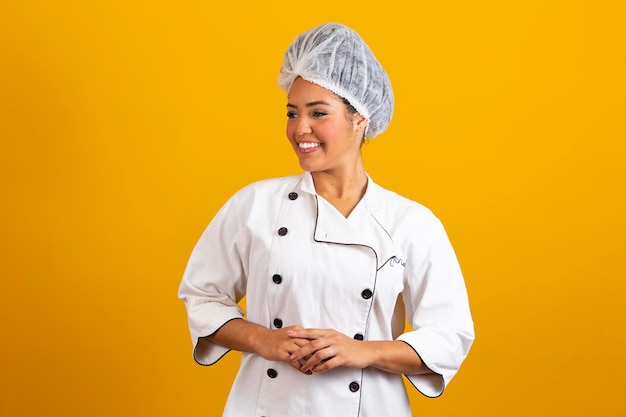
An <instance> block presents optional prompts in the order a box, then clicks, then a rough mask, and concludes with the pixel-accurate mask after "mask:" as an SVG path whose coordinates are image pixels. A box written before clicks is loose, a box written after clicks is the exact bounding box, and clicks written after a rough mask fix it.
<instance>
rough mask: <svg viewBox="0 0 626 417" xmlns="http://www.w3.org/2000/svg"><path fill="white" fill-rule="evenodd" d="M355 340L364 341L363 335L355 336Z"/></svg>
mask: <svg viewBox="0 0 626 417" xmlns="http://www.w3.org/2000/svg"><path fill="white" fill-rule="evenodd" d="M354 338H355V339H356V340H363V335H362V334H361V333H357V334H355V335H354Z"/></svg>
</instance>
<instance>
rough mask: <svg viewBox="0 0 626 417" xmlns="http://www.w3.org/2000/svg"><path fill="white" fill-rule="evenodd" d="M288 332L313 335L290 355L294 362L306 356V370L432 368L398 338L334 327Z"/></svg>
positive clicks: (409, 370) (404, 371) (417, 371)
mask: <svg viewBox="0 0 626 417" xmlns="http://www.w3.org/2000/svg"><path fill="white" fill-rule="evenodd" d="M287 334H288V335H289V336H291V337H294V338H302V339H310V341H308V342H307V343H306V344H305V345H303V346H302V347H301V348H300V349H299V350H297V351H296V352H294V353H293V354H292V355H291V360H292V361H294V362H298V361H300V360H303V359H305V361H304V363H303V364H302V366H301V367H300V370H301V371H303V372H307V371H310V372H324V371H328V370H330V369H333V368H336V367H339V366H347V367H350V368H367V367H370V366H371V367H374V368H378V369H382V370H384V371H388V372H394V373H402V374H411V375H419V374H425V373H429V372H430V370H429V369H428V368H426V366H424V364H423V363H422V360H421V359H420V357H419V355H417V353H416V352H415V350H413V348H412V347H411V346H409V345H408V344H406V343H404V342H400V341H397V340H388V341H387V340H380V341H360V340H355V339H352V338H350V337H348V336H346V335H344V334H342V333H339V332H337V331H335V330H331V329H296V330H290V331H288V332H287Z"/></svg>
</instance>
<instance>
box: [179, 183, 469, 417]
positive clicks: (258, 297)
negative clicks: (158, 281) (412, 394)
mask: <svg viewBox="0 0 626 417" xmlns="http://www.w3.org/2000/svg"><path fill="white" fill-rule="evenodd" d="M244 295H245V296H246V301H245V304H246V313H245V318H246V319H247V320H248V321H251V322H254V323H257V324H260V325H263V326H266V327H267V328H269V329H276V328H280V327H283V326H292V325H299V326H302V327H304V328H332V329H335V330H337V331H339V332H342V333H344V334H346V335H348V336H350V337H354V338H356V339H361V340H401V341H403V342H405V343H407V344H409V345H410V346H411V347H412V348H413V349H414V350H415V352H416V354H418V355H419V356H420V358H421V359H422V361H423V362H424V364H425V365H426V366H427V367H428V368H429V369H430V370H432V371H433V373H432V374H426V375H406V377H407V378H408V380H409V381H410V382H411V383H412V384H413V385H414V386H415V387H416V388H417V389H418V390H419V391H420V392H422V393H423V394H424V395H426V396H429V397H436V396H439V395H440V394H441V393H442V392H443V390H444V387H445V386H446V384H447V383H448V382H449V381H450V379H451V378H452V377H453V376H454V375H455V373H456V372H457V370H458V369H459V367H460V365H461V362H463V360H464V359H465V357H466V356H467V353H468V351H469V349H470V346H471V344H472V342H473V340H474V328H473V322H472V318H471V314H470V309H469V303H468V299H467V292H466V288H465V283H464V281H463V276H462V274H461V270H460V268H459V264H458V262H457V259H456V256H455V254H454V251H453V249H452V246H451V245H450V242H449V239H448V237H447V235H446V233H445V231H444V228H443V226H442V224H441V223H440V221H439V220H438V219H437V218H436V217H435V216H434V215H433V214H432V213H431V211H429V210H428V209H427V208H425V207H423V206H421V205H419V204H418V203H415V202H413V201H411V200H408V199H406V198H404V197H402V196H400V195H398V194H396V193H393V192H391V191H388V190H385V189H383V188H382V187H380V186H378V185H376V184H375V183H374V182H373V181H372V180H371V178H369V177H368V185H367V190H366V193H365V195H364V197H363V198H362V199H361V201H360V202H359V203H358V204H357V206H356V207H355V208H354V210H353V211H352V212H351V213H350V215H349V216H348V217H347V218H346V217H344V216H343V215H342V214H341V213H340V212H339V211H338V210H336V209H335V208H334V207H333V206H332V205H331V204H330V203H328V202H327V201H326V200H325V199H324V198H323V197H321V196H320V195H318V194H317V193H316V191H315V187H314V185H313V179H312V177H311V174H310V173H304V174H301V175H297V176H291V177H284V178H275V179H270V180H263V181H259V182H256V183H253V184H251V185H248V186H246V187H244V188H243V189H241V190H240V191H239V192H237V193H236V194H235V195H234V196H233V197H232V198H230V200H229V201H228V202H227V203H226V204H225V205H224V206H223V207H222V208H221V210H220V211H219V212H218V213H217V214H216V216H215V217H214V219H213V220H212V221H211V223H210V224H209V226H208V227H207V229H206V230H205V232H204V233H203V234H202V236H201V238H200V240H199V241H198V243H197V245H196V246H195V248H194V250H193V252H192V254H191V257H190V259H189V262H188V265H187V268H186V270H185V273H184V275H183V279H182V282H181V284H180V289H179V297H180V298H181V299H182V300H183V301H184V302H185V304H186V307H187V313H188V319H189V329H190V333H191V338H192V342H193V346H194V350H193V356H194V359H195V360H196V361H197V362H198V363H200V364H202V365H212V364H214V363H215V362H217V361H218V360H219V359H220V358H221V357H222V356H223V355H225V354H226V353H227V352H228V349H226V348H223V347H220V346H218V345H216V344H213V343H211V342H209V341H207V340H206V339H202V338H203V337H204V336H208V335H211V334H213V333H215V332H216V331H217V330H218V329H219V328H220V327H221V326H223V325H224V324H225V323H226V322H228V321H230V320H232V319H239V318H244V312H243V310H242V309H241V308H240V307H239V305H238V304H237V303H238V302H239V301H240V300H241V299H242V298H243V297H244ZM405 318H406V319H407V321H408V323H409V324H410V325H411V330H410V331H405V329H404V324H405ZM410 415H411V410H410V407H409V403H408V398H407V395H406V391H405V387H404V383H403V380H402V376H401V375H400V374H395V373H391V372H386V371H382V370H379V369H376V368H366V369H352V368H347V367H344V368H335V369H332V370H330V371H327V372H323V373H319V374H313V375H304V374H301V373H300V372H298V371H297V370H295V369H293V368H292V367H291V366H289V365H288V364H287V363H284V362H273V361H268V360H265V359H263V358H262V357H261V356H259V355H257V354H255V353H246V352H244V353H243V354H242V359H241V366H240V369H239V372H238V374H237V376H236V378H235V381H234V383H233V386H232V388H231V392H230V395H229V398H228V400H227V403H226V406H225V410H224V416H227V417H233V416H235V417H244V416H245V417H295V416H299V417H304V416H311V417H329V416H340V417H349V416H354V417H357V416H359V417H380V416H394V417H405V416H410Z"/></svg>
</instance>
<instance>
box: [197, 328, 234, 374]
mask: <svg viewBox="0 0 626 417" xmlns="http://www.w3.org/2000/svg"><path fill="white" fill-rule="evenodd" d="M233 320H243V319H242V318H239V317H234V318H232V319H230V320H227V321H225V322H224V324H222V325H221V326H220V327H218V328H217V330H215V331H214V332H213V333H211V334H210V335H208V336H201V337H199V338H198V341H197V342H196V346H195V347H194V348H193V360H194V361H196V363H197V364H198V365H201V366H211V365H215V364H216V363H218V362H219V360H220V359H222V358H223V357H224V356H226V355H227V354H228V352H230V351H231V350H232V349H228V348H227V349H228V350H227V351H226V352H224V354H223V355H222V356H220V357H219V358H217V359H216V360H214V361H213V362H211V363H202V362H199V361H198V359H197V356H196V350H197V349H198V345H199V344H200V339H206V338H207V337H211V336H213V335H214V334H215V333H217V332H219V331H220V329H221V328H222V327H224V326H225V325H226V323H229V322H231V321H233ZM209 343H213V342H209ZM218 346H219V345H218ZM222 347H224V346H222Z"/></svg>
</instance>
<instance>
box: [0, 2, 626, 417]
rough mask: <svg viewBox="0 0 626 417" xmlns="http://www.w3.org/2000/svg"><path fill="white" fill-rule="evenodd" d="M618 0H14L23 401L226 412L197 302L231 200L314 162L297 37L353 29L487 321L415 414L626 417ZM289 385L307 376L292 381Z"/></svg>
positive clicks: (10, 218) (395, 152)
mask: <svg viewBox="0 0 626 417" xmlns="http://www.w3.org/2000/svg"><path fill="white" fill-rule="evenodd" d="M625 19H626V13H625V6H624V3H623V2H621V1H602V0H589V1H577V0H572V1H566V0H561V1H556V0H550V1H549V0H546V1H540V0H526V1H517V2H511V1H502V0H492V1H486V0H478V1H441V2H431V1H429V2H421V1H420V2H408V3H406V2H404V1H403V2H399V1H398V2H394V1H384V2H381V1H369V0H362V1H356V2H330V3H328V2H326V3H323V2H322V3H319V2H314V3H307V2H295V3H293V2H291V3H290V2H284V1H280V2H278V1H269V2H257V3H252V2H250V3H247V4H246V3H241V2H234V1H233V2H212V1H192V0H181V1H177V2H164V1H145V0H141V1H121V0H111V1H106V2H105V1H102V2H97V1H93V2H89V1H69V0H63V1H57V2H53V1H28V0H22V1H3V2H2V3H1V5H0V59H1V62H0V138H1V148H0V175H1V183H0V186H1V197H0V198H1V200H0V201H1V203H0V210H1V213H0V219H1V220H0V222H1V224H0V227H1V233H2V235H1V236H2V240H1V245H2V246H1V247H0V275H1V287H0V309H1V310H0V312H1V314H0V331H1V334H2V337H1V344H0V415H2V416H11V417H14V416H36V415H37V416H41V415H44V416H47V415H49V416H52V415H59V416H85V415H89V416H93V417H96V416H142V415H146V416H148V415H149V416H186V415H187V416H189V415H204V416H207V417H210V416H219V415H220V413H221V409H222V406H223V404H224V401H225V398H226V395H227V392H228V388H229V386H230V383H231V381H232V378H233V377H234V374H235V371H236V368H237V360H238V356H237V354H234V353H233V354H230V355H227V357H226V358H224V359H223V360H222V361H221V362H220V363H219V364H217V365H216V366H213V367H210V368H204V367H201V366H198V365H196V364H195V363H194V362H193V360H192V358H191V342H190V340H189V336H188V331H187V327H186V316H185V311H184V306H183V304H182V302H180V301H179V300H178V299H177V297H176V291H177V288H178V284H179V280H180V277H181V274H182V272H183V269H184V267H185V264H186V261H187V258H188V256H189V253H190V251H191V249H192V247H193V245H194V244H195V242H196V240H197V238H198V237H199V235H200V233H201V232H202V230H203V229H204V227H205V226H206V224H207V223H208V222H209V220H210V219H211V217H212V216H213V215H214V214H215V212H216V211H217V209H218V208H219V207H220V206H221V204H223V203H224V202H225V200H226V199H227V198H228V197H229V196H230V195H231V194H232V193H233V192H234V191H236V190H237V189H239V188H240V187H241V186H243V185H244V184H247V183H249V182H251V181H254V180H257V179H262V178H267V177H272V176H279V175H288V174H293V173H298V172H300V170H299V167H298V165H297V163H296V159H295V157H294V155H292V151H291V149H290V148H289V146H288V145H287V143H286V140H285V139H284V124H285V109H284V105H285V97H284V94H283V93H282V91H281V90H280V89H279V88H278V87H277V85H276V83H275V79H276V75H277V71H278V67H279V65H280V63H281V60H282V54H283V52H284V50H285V48H286V47H287V45H288V44H289V43H290V42H291V40H292V39H293V38H294V37H295V36H296V35H297V34H298V33H300V32H301V31H303V30H305V29H308V28H310V27H312V26H314V25H316V24H318V23H322V22H325V21H340V22H343V23H345V24H348V25H350V26H352V27H353V28H355V29H356V30H357V31H358V32H360V33H361V35H362V36H363V37H364V38H365V39H366V41H367V42H368V43H369V44H370V46H371V47H372V49H373V50H374V51H375V53H376V55H377V56H378V58H379V60H380V61H381V62H382V63H383V65H384V66H385V67H386V69H387V70H388V72H389V75H390V77H391V80H392V82H393V86H394V89H395V94H396V112H395V114H394V120H393V122H392V124H391V126H390V128H389V130H388V131H387V132H385V133H384V134H383V135H382V136H380V137H378V138H376V139H374V140H372V141H370V143H369V144H368V145H367V146H365V147H364V150H363V152H364V157H365V160H366V166H367V169H368V172H369V173H370V175H371V176H372V177H373V178H374V179H375V180H376V181H377V182H378V183H380V184H381V185H383V186H385V187H387V188H391V189H393V190H395V191H397V192H399V193H401V194H404V195H405V196H407V197H409V198H412V199H414V200H417V201H419V202H421V203H423V204H425V205H426V206H428V207H430V208H431V209H432V210H433V211H434V212H435V213H436V214H437V215H438V216H439V217H440V218H441V219H442V220H443V222H444V224H445V225H446V228H447V230H448V232H449V235H450V238H451V240H452V242H453V244H454V246H455V248H456V250H457V253H458V256H459V259H460V261H461V264H462V267H463V269H464V273H465V275H466V281H467V286H468V290H469V294H470V299H471V305H472V310H473V314H474V319H475V323H476V332H477V340H476V343H475V344H474V347H473V349H472V351H471V353H470V355H469V357H468V359H467V361H466V362H465V364H464V366H463V367H462V368H461V371H460V373H459V374H458V375H457V377H456V378H455V379H454V380H453V381H452V383H451V385H450V386H449V387H448V389H447V391H446V392H445V393H444V395H443V396H442V397H441V398H439V399H436V400H431V399H426V398H424V397H422V396H421V395H420V394H418V393H417V392H416V391H415V390H412V389H411V390H410V391H409V392H410V397H411V401H412V404H413V408H414V410H415V414H416V415H437V416H457V415H481V416H483V415H484V416H528V415H545V416H568V417H572V416H581V417H582V416H584V417H588V416H626V401H625V400H624V394H623V387H624V382H623V381H624V373H625V371H626V366H625V365H624V363H625V360H624V353H623V352H624V351H626V337H625V330H626V328H625V327H626V326H625V325H624V319H625V318H626V308H625V304H626V298H625V297H624V293H625V289H626V288H625V284H624V279H625V277H626V268H625V266H624V265H625V262H624V258H625V256H624V255H625V252H626V251H625V249H626V245H625V243H624V238H625V236H626V222H625V217H626V216H625V213H626V196H625V194H626V193H625V188H626V187H625V186H624V180H625V178H626V175H625V169H624V159H625V156H626V154H625V151H624V149H625V141H626V127H625V115H626V113H625V112H626V83H625V77H624V75H625V74H626V52H625V51H626V46H625V45H626V44H625V40H626V37H625V31H624V29H623V28H624V21H625ZM285 395H288V393H285Z"/></svg>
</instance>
